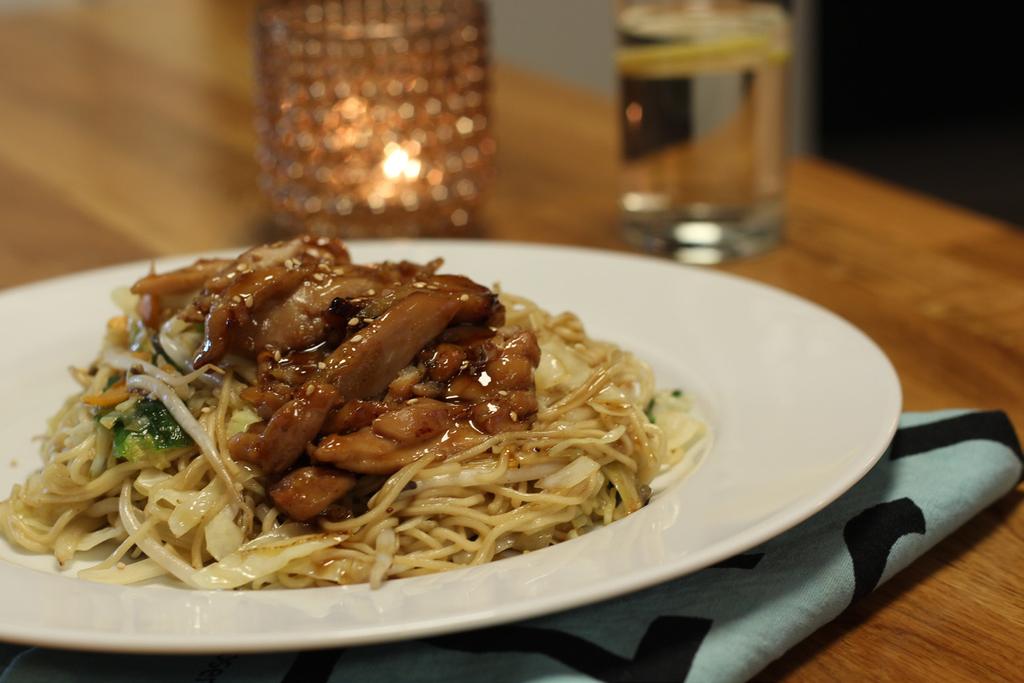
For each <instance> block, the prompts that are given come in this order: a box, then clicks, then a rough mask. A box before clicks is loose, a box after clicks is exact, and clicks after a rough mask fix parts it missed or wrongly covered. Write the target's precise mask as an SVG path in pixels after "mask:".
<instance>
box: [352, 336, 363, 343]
mask: <svg viewBox="0 0 1024 683" xmlns="http://www.w3.org/2000/svg"><path fill="white" fill-rule="evenodd" d="M350 341H354V342H361V341H363V335H361V334H357V335H355V336H354V337H352V339H351V340H350Z"/></svg>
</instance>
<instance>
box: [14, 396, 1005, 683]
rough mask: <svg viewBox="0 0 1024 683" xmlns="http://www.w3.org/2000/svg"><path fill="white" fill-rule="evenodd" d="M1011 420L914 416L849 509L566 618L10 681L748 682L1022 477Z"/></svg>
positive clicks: (32, 651)
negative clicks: (411, 638) (381, 641)
mask: <svg viewBox="0 0 1024 683" xmlns="http://www.w3.org/2000/svg"><path fill="white" fill-rule="evenodd" d="M1021 469H1022V465H1021V448H1020V443H1019V441H1018V439H1017V436H1016V434H1015V433H1014V431H1013V427H1012V426H1011V424H1010V422H1009V420H1008V419H1007V417H1006V415H1005V414H1003V413H1001V412H971V411H944V412H934V413H906V414H904V415H903V416H902V418H901V420H900V428H899V431H898V432H897V433H896V436H895V438H894V440H893V442H892V445H891V446H890V448H889V450H888V451H887V452H886V454H885V455H884V457H883V458H882V460H881V461H880V462H879V463H878V465H877V466H875V468H874V469H872V470H871V472H870V473H868V475H867V476H866V477H865V478H864V479H863V480H861V481H860V482H859V483H858V484H857V485H856V486H854V487H853V488H852V489H851V490H850V491H848V492H847V493H846V494H845V495H843V496H842V497H841V498H840V499H839V500H837V501H836V502H834V503H833V504H832V505H830V506H829V507H827V508H826V509H825V510H823V511H821V512H820V513H818V514H817V515H815V516H814V517H812V518H811V519H809V520H807V521H806V522H804V523H803V524H800V525H799V526H797V527H795V528H793V529H791V530H790V531H788V532H786V533H784V534H782V535H780V536H778V537H776V538H774V539H772V540H771V541H769V542H767V543H765V544H764V545H762V546H760V547H758V548H755V549H752V550H750V551H748V552H746V553H743V554H741V555H738V556H736V557H733V558H731V559H729V560H726V561H724V562H721V563H719V564H718V565H715V566H713V567H710V568H708V569H705V570H703V571H700V572H698V573H696V574H692V575H690V576H686V577H683V578H681V579H677V580H675V581H670V582H668V583H664V584H662V585H660V586H656V587H654V588H650V589H648V590H645V591H641V592H639V593H635V594H632V595H628V596H625V597H622V598H618V599H615V600H610V601H607V602H604V603H600V604H597V605H593V606H589V607H584V608H580V609H576V610H572V611H570V612H565V613H562V614H556V615H554V616H549V617H544V618H539V619H533V620H530V621H527V622H522V623H518V624H512V625H506V626H497V627H494V628H489V629H485V630H481V631H473V632H469V633H458V634H453V635H449V636H443V637H438V638H431V639H428V640H421V641H412V642H406V643H397V644H388V645H385V646H379V647H363V648H352V649H347V650H345V649H339V650H326V651H319V652H302V653H282V654H269V655H258V656H256V655H250V656H234V655H230V654H225V655H221V656H216V657H209V656H207V657H157V656H126V655H99V654H90V653H77V652H68V651H61V650H48V649H41V648H27V649H26V648H20V647H15V646H8V645H0V672H2V674H0V683H43V682H46V683H51V682H54V681H83V682H86V683H93V682H96V683H99V682H101V681H102V682H103V683H121V682H125V683H127V682H129V681H131V682H132V683H135V682H136V681H146V682H147V683H165V682H166V683H171V682H174V683H178V682H186V681H187V682H193V681H195V682H202V683H212V682H216V683H239V682H246V683H248V682H253V683H325V682H328V681H329V682H332V683H341V682H343V681H344V682H348V681H354V682H360V683H374V682H376V681H403V682H413V681H438V682H441V681H444V682H446V683H461V682H463V681H466V682H469V681H480V680H487V681H488V683H505V682H512V681H530V682H535V683H541V682H543V683H570V682H573V683H576V682H580V681H593V680H598V681H614V682H626V681H682V680H686V681H699V682H704V681H713V682H714V681H743V680H746V679H748V678H750V677H751V676H753V675H754V674H756V673H757V672H758V671H760V670H761V669H762V668H764V667H765V666H766V665H767V664H768V663H769V662H771V661H773V660H774V659H776V658H778V657H779V656H780V655H782V654H783V653H784V652H786V650H788V649H789V648H790V647H792V646H793V645H794V644H796V643H797V642H799V641H800V640H801V639H803V638H805V637H806V636H808V635H809V634H810V633H812V632H813V631H814V630H815V629H817V628H818V627H819V626H821V625H823V624H825V623H827V622H828V621H830V620H832V619H834V618H835V617H836V616H837V615H839V614H840V613H841V612H842V611H843V610H844V609H846V607H848V606H849V605H850V604H851V603H852V602H854V601H856V600H858V599H860V598H861V597H863V596H865V595H867V594H868V593H870V592H871V591H872V590H874V588H875V587H876V586H878V585H879V584H880V583H882V582H884V581H886V580H887V579H889V578H891V577H892V576H893V575H895V574H896V573H897V572H899V571H900V570H901V569H903V568H904V567H906V566H907V565H908V564H910V563H911V562H912V561H913V560H914V559H915V558H917V557H919V556H920V555H921V554H922V553H924V552H925V551H926V550H928V549H929V548H931V547H932V546H933V545H935V544H936V543H938V542H939V541H940V540H941V539H942V538H944V537H945V536H947V535H948V534H950V533H951V532H952V531H954V530H955V529H956V528H957V527H959V526H960V525H961V524H963V523H964V522H965V521H967V520H968V519H970V518H971V517H972V516H973V515H975V514H977V513H978V512H979V511H981V510H982V509H984V508H985V507H986V506H988V505H989V504H991V503H992V502H994V501H995V500H997V499H998V498H999V497H1001V496H1002V495H1003V494H1005V493H1007V492H1008V491H1010V490H1011V489H1012V488H1013V487H1014V486H1015V485H1016V483H1017V482H1018V481H1019V480H1020V478H1021Z"/></svg>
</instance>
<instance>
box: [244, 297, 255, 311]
mask: <svg viewBox="0 0 1024 683" xmlns="http://www.w3.org/2000/svg"><path fill="white" fill-rule="evenodd" d="M242 301H244V302H245V307H246V308H252V307H253V304H255V303H256V298H255V297H254V296H253V295H252V294H243V295H242Z"/></svg>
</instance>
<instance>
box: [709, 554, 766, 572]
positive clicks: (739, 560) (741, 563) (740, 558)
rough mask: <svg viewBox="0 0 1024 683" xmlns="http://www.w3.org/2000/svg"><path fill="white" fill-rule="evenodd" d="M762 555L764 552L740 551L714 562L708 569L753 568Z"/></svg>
mask: <svg viewBox="0 0 1024 683" xmlns="http://www.w3.org/2000/svg"><path fill="white" fill-rule="evenodd" d="M763 557H764V553H742V554H740V555H733V556H732V557H727V558H726V559H724V560H722V561H721V562H716V563H715V564H713V565H711V566H710V567H709V569H753V568H754V567H756V566H757V563H758V562H760V561H761V559H762V558H763Z"/></svg>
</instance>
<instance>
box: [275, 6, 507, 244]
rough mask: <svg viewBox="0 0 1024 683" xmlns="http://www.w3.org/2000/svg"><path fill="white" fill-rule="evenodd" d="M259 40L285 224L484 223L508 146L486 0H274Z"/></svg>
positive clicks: (362, 231)
mask: <svg viewBox="0 0 1024 683" xmlns="http://www.w3.org/2000/svg"><path fill="white" fill-rule="evenodd" d="M255 42H256V70H257V99H256V108H257V122H256V126H257V134H258V137H259V145H258V151H257V157H258V161H259V165H260V182H261V186H262V188H263V190H264V192H265V193H266V195H267V196H268V197H269V199H270V203H271V206H272V209H273V211H274V215H275V219H276V220H277V221H278V222H279V223H281V224H282V225H284V226H286V227H287V228H288V229H291V230H295V231H308V232H314V233H319V234H329V235H340V236H345V237H379V236H397V235H450V234H458V233H463V232H468V231H469V230H470V229H471V228H472V225H473V218H474V211H475V209H476V207H477V206H478V204H479V200H480V193H481V190H482V188H483V185H484V184H485V183H486V181H487V180H488V177H489V175H490V168H491V159H492V157H493V155H494V149H495V146H494V141H493V140H492V139H491V137H490V134H489V133H490V126H489V120H488V106H487V84H488V72H487V37H486V12H485V9H484V7H483V5H482V2H481V0H335V1H333V2H329V1H321V2H312V1H308V0H290V1H289V0H268V1H265V2H263V3H261V5H260V7H259V8H258V10H257V16H256V30H255Z"/></svg>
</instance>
